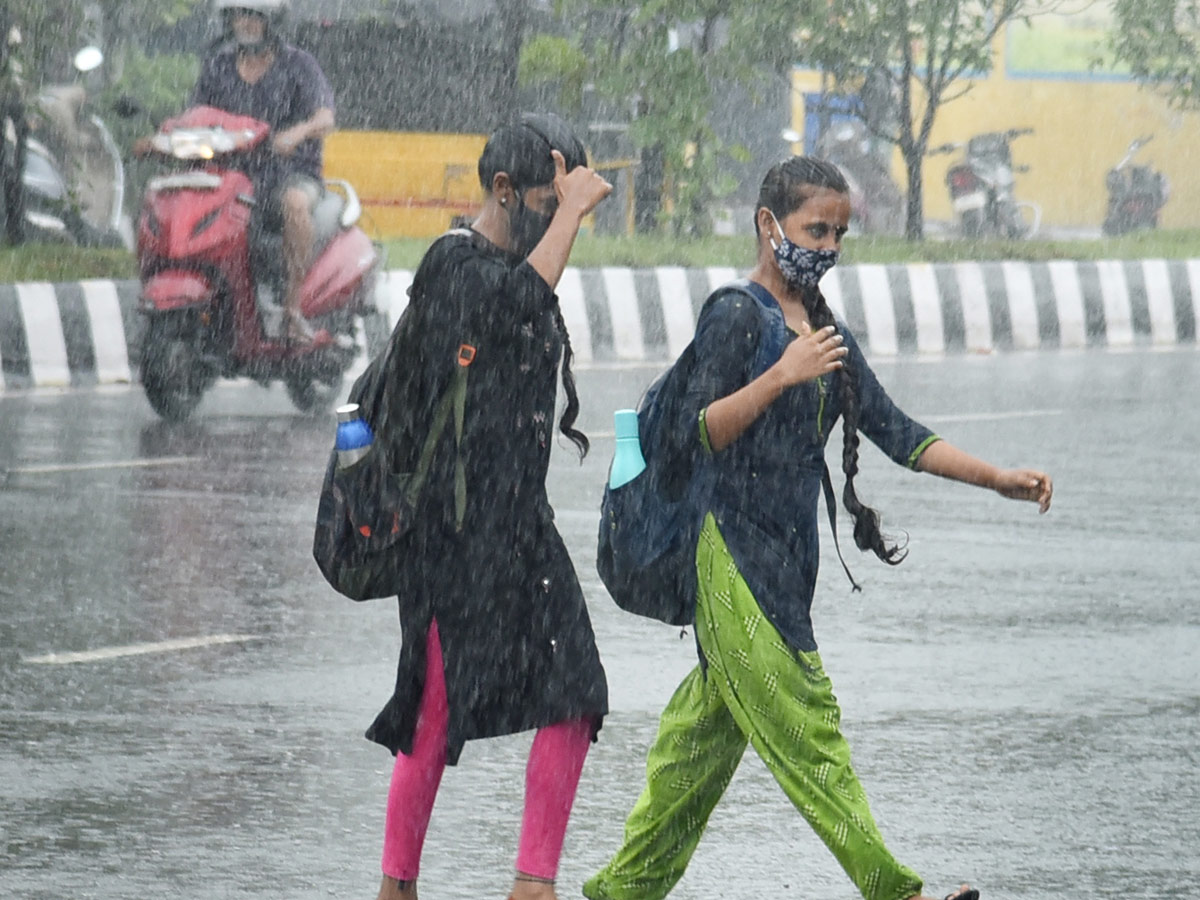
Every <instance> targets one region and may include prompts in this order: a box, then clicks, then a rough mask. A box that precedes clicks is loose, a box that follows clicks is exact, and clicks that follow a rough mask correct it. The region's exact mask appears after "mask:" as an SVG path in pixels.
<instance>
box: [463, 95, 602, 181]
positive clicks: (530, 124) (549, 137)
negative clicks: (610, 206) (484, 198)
mask: <svg viewBox="0 0 1200 900" xmlns="http://www.w3.org/2000/svg"><path fill="white" fill-rule="evenodd" d="M552 150H557V151H558V152H559V153H561V154H562V155H563V160H565V162H566V164H567V171H568V172H570V171H571V170H572V169H574V168H575V167H576V166H582V165H586V163H587V152H586V151H585V150H584V149H583V144H582V143H581V142H580V140H579V138H578V137H576V136H575V132H574V131H572V130H571V126H570V125H568V124H567V123H566V122H564V121H563V120H562V119H560V118H559V117H558V116H556V115H553V114H550V113H525V115H523V116H521V117H520V118H519V119H518V120H517V121H515V122H511V123H509V124H507V125H502V126H501V127H500V128H498V129H496V131H495V132H493V134H492V136H491V137H489V138H488V142H487V144H486V145H485V146H484V148H483V154H482V155H481V156H480V157H479V183H480V184H482V185H483V186H484V188H486V189H487V190H489V191H490V190H491V189H492V180H493V179H494V178H495V177H496V175H497V174H498V173H500V172H505V173H507V174H508V179H509V181H511V182H512V186H513V188H514V189H515V190H523V189H525V188H531V187H537V186H538V185H542V184H549V183H550V182H552V181H553V180H554V159H553V158H552V157H551V156H550V151H552Z"/></svg>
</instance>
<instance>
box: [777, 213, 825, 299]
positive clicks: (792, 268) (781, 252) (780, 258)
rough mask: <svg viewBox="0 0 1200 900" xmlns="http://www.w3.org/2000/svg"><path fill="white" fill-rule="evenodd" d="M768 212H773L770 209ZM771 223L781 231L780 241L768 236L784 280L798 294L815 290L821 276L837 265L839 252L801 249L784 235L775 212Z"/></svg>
mask: <svg viewBox="0 0 1200 900" xmlns="http://www.w3.org/2000/svg"><path fill="white" fill-rule="evenodd" d="M767 212H771V211H770V210H769V209H768V210H767ZM771 221H773V222H774V223H775V228H776V229H778V231H779V240H778V241H776V240H775V238H774V237H772V236H771V235H770V234H768V235H767V240H768V241H770V242H771V249H772V250H774V251H775V264H776V265H778V266H779V271H780V273H781V274H782V275H783V280H784V281H786V282H787V285H788V287H789V288H791V289H792V290H793V291H796V292H797V293H799V292H802V291H805V290H808V289H811V288H815V287H816V286H817V283H818V282H820V280H821V276H822V275H824V274H825V273H826V272H828V271H829V270H830V269H832V268H833V267H834V266H835V265H837V261H838V251H837V250H831V249H828V248H826V249H823V250H813V249H811V248H809V247H801V246H800V245H799V244H796V243H794V242H792V241H791V240H789V239H788V237H787V235H785V234H784V233H783V229H782V228H781V227H780V226H779V220H778V219H776V218H775V213H773V212H771Z"/></svg>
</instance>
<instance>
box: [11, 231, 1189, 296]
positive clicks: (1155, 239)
mask: <svg viewBox="0 0 1200 900" xmlns="http://www.w3.org/2000/svg"><path fill="white" fill-rule="evenodd" d="M429 244H430V240H429V239H427V238H404V239H399V240H390V241H386V242H384V249H385V251H386V254H387V256H386V262H385V266H386V268H388V269H415V268H416V267H417V264H418V263H419V262H420V261H421V256H422V254H424V252H425V250H426V248H427V247H428V246H429ZM1055 259H1065V260H1081V261H1084V260H1096V259H1200V229H1182V230H1171V231H1167V230H1159V231H1145V232H1141V233H1138V234H1132V235H1128V236H1125V237H1120V238H1103V239H1097V240H1069V241H1067V240H1062V241H1059V240H1032V241H1000V240H980V241H966V240H926V241H919V242H909V241H906V240H904V239H903V238H895V237H876V236H859V237H848V238H846V240H845V242H844V244H843V247H842V263H843V264H845V265H854V264H856V263H910V262H929V263H952V262H971V261H975V262H987V261H995V260H1019V261H1025V262H1045V261H1047V260H1055ZM571 265H572V266H577V267H579V268H595V267H599V266H628V267H631V268H651V267H654V266H684V267H690V268H704V267H707V266H729V267H733V268H736V269H742V270H745V269H749V268H750V267H752V266H753V265H754V239H753V238H752V237H750V236H749V235H740V236H736V237H718V236H713V237H706V238H689V239H686V240H683V239H679V238H674V237H671V236H668V235H662V234H645V235H637V236H635V237H616V236H610V235H594V234H582V235H580V237H579V240H578V241H576V244H575V249H574V251H573V252H572V253H571ZM136 277H137V264H136V262H135V260H134V257H133V254H131V253H127V252H124V251H121V250H87V249H83V248H79V247H66V246H58V245H32V244H31V245H26V246H22V247H0V283H4V284H8V283H12V282H20V281H79V280H81V279H85V278H112V279H126V278H136Z"/></svg>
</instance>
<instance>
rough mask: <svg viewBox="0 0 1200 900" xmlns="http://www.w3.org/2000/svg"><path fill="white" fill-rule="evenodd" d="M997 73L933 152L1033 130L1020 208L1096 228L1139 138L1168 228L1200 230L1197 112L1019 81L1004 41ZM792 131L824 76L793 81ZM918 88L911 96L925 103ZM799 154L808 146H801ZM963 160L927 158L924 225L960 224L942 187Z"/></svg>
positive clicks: (1091, 84) (1136, 97)
mask: <svg viewBox="0 0 1200 900" xmlns="http://www.w3.org/2000/svg"><path fill="white" fill-rule="evenodd" d="M993 50H994V65H993V68H992V72H991V73H990V74H989V75H988V76H987V77H986V78H980V79H974V80H972V82H971V84H972V87H971V90H970V91H968V92H967V93H966V94H965V95H964V96H962V97H959V98H957V99H955V100H952V101H951V102H949V103H947V104H945V105H943V106H942V107H941V108H940V109H939V111H938V114H937V118H936V120H935V124H934V128H933V133H932V136H931V138H930V146H931V147H932V146H937V145H939V144H942V143H948V142H965V141H966V140H967V139H968V138H970V137H971V136H972V135H975V134H979V133H981V132H986V131H1004V130H1007V129H1009V128H1022V127H1028V128H1032V129H1034V133H1033V134H1031V135H1025V136H1022V137H1018V138H1016V139H1014V141H1013V143H1012V156H1013V164H1014V166H1029V171H1028V172H1025V173H1020V172H1019V173H1017V174H1016V186H1015V192H1016V196H1017V199H1018V200H1028V201H1032V202H1034V203H1037V204H1038V205H1039V206H1040V207H1041V208H1042V225H1043V226H1046V225H1051V226H1063V227H1096V228H1098V227H1099V226H1100V223H1101V222H1102V221H1103V220H1104V214H1105V205H1106V203H1107V196H1108V195H1107V191H1106V189H1105V186H1104V176H1105V173H1107V171H1108V170H1109V169H1110V168H1111V167H1112V166H1114V165H1115V164H1116V163H1117V162H1118V161H1119V160H1120V159H1121V157H1122V156H1124V155H1125V151H1126V149H1127V148H1128V146H1129V144H1130V142H1131V141H1133V140H1134V139H1135V138H1137V137H1139V136H1143V135H1147V134H1153V135H1154V139H1153V140H1152V141H1151V142H1150V143H1149V144H1148V145H1146V146H1145V147H1143V148H1142V149H1141V150H1139V151H1138V153H1137V155H1136V156H1135V157H1134V160H1133V161H1134V162H1135V163H1138V164H1149V165H1152V166H1153V167H1154V168H1155V169H1157V170H1159V171H1161V172H1164V173H1165V174H1166V175H1167V178H1168V181H1169V184H1170V197H1169V199H1168V200H1167V204H1166V206H1164V207H1163V211H1162V215H1161V225H1162V226H1163V227H1165V228H1184V227H1198V226H1200V168H1198V167H1197V166H1196V164H1195V160H1196V158H1197V157H1198V156H1200V113H1197V112H1191V111H1187V112H1185V111H1180V110H1178V109H1173V108H1172V107H1171V106H1170V105H1169V103H1168V102H1167V100H1166V99H1165V97H1163V96H1162V95H1160V94H1158V93H1155V92H1154V91H1153V90H1151V89H1148V88H1143V87H1141V86H1139V85H1138V84H1136V83H1134V82H1132V81H1128V80H1124V79H1119V78H1116V77H1109V78H1101V77H1096V78H1089V77H1088V76H1063V77H1055V76H1044V77H1038V76H1026V75H1012V74H1010V73H1009V72H1008V71H1007V67H1006V65H1005V47H1004V38H1003V37H1000V38H998V39H997V40H996V43H995V46H994V48H993ZM793 84H794V88H795V90H794V95H793V96H794V97H798V100H795V101H794V102H793V118H792V121H793V123H794V125H793V127H794V128H795V129H796V130H797V131H799V132H801V133H803V128H804V100H803V94H804V93H805V92H816V91H819V90H820V76H819V74H817V73H814V72H812V71H809V70H797V71H796V72H795V74H794V78H793ZM921 96H922V95H921V93H920V90H919V88H917V89H914V97H915V98H919V97H921ZM801 146H802V145H801ZM961 156H962V154H961V151H960V152H955V153H950V154H944V155H938V156H931V157H927V158H926V161H925V165H924V170H923V173H924V180H925V216H926V218H927V219H930V220H945V221H948V220H950V219H951V218H952V217H953V213H952V209H951V206H950V197H949V193H948V191H947V189H946V186H945V176H946V170H947V169H949V168H950V166H951V165H953V164H954V163H955V162H956V161H957V160H958V159H960V158H961ZM893 170H894V177H895V179H896V183H897V184H898V185H900V187H901V188H902V189H903V188H904V187H905V186H906V183H907V179H906V178H905V175H904V165H903V160H902V158H901V157H900V153H899V150H897V151H896V153H895V158H894V164H893Z"/></svg>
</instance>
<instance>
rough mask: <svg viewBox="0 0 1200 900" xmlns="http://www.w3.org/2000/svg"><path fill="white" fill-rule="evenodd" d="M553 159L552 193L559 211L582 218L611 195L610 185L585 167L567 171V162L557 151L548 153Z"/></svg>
mask: <svg viewBox="0 0 1200 900" xmlns="http://www.w3.org/2000/svg"><path fill="white" fill-rule="evenodd" d="M550 155H551V157H553V159H554V193H555V194H556V195H557V196H558V205H559V208H560V209H566V210H568V211H569V212H571V213H573V214H575V215H577V216H579V217H580V218H583V217H584V216H586V215H587V214H588V213H590V212H591V211H592V210H593V209H595V208H596V205H597V204H598V203H599V202H600V201H601V200H603V199H604V198H605V197H607V196H608V195H609V194H611V193H612V185H611V184H609V183H608V182H607V181H605V180H604V179H603V178H601V177H600V176H599V175H598V174H596V172H595V170H594V169H589V168H588V167H587V166H576V167H575V168H574V169H572V170H571V171H570V172H568V171H567V161H566V160H565V159H564V158H563V155H562V154H561V153H559V152H558V151H557V150H551V151H550Z"/></svg>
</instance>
